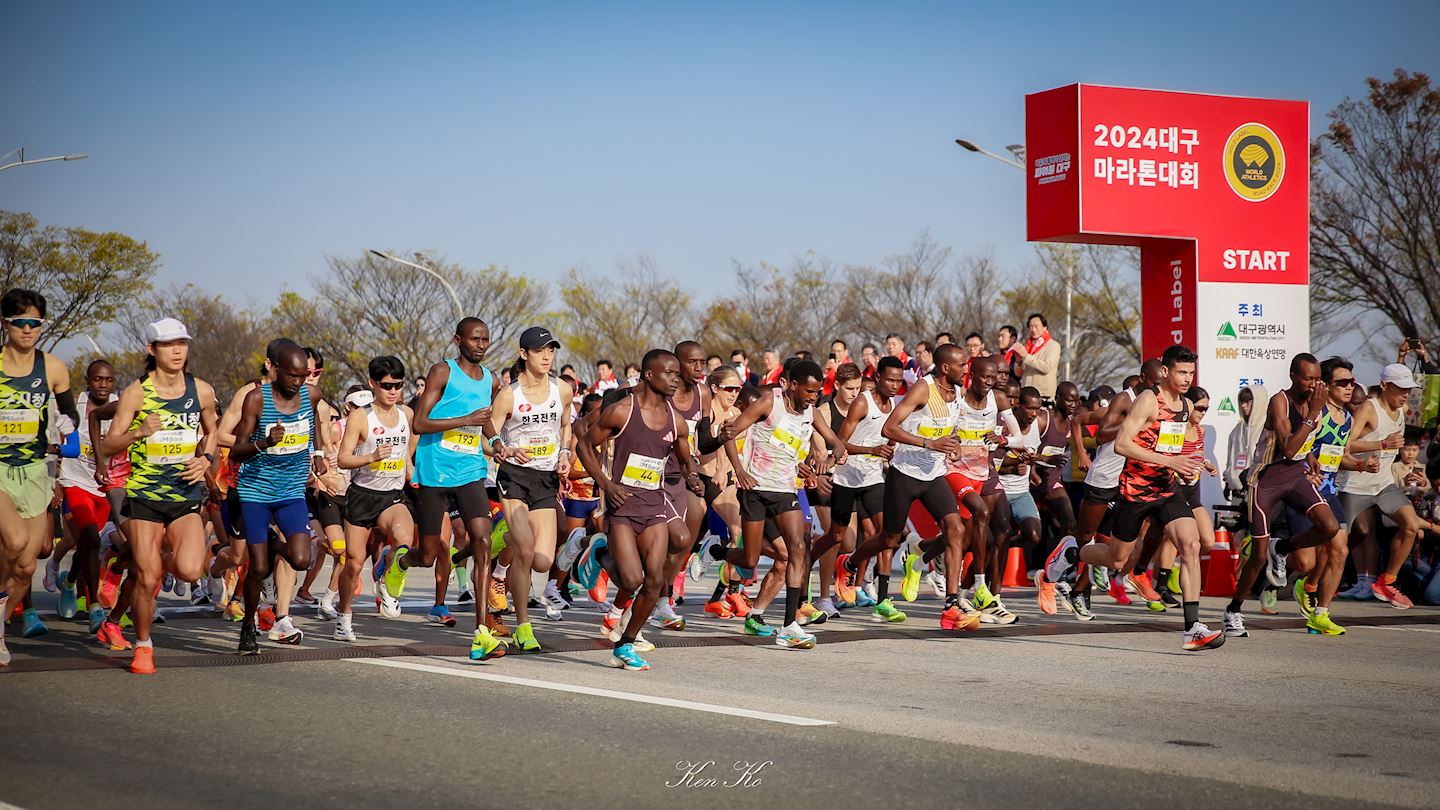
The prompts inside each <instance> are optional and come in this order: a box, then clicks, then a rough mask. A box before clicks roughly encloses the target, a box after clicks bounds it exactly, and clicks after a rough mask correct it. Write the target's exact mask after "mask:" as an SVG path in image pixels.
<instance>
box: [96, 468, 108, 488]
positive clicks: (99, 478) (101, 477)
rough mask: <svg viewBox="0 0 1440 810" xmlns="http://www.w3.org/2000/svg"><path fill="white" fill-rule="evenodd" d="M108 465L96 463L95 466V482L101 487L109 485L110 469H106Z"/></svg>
mask: <svg viewBox="0 0 1440 810" xmlns="http://www.w3.org/2000/svg"><path fill="white" fill-rule="evenodd" d="M108 467H109V465H108V464H107V465H97V466H96V467H95V483H97V484H99V485H100V486H102V487H108V486H110V470H109V469H107V468H108Z"/></svg>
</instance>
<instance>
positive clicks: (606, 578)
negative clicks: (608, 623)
mask: <svg viewBox="0 0 1440 810" xmlns="http://www.w3.org/2000/svg"><path fill="white" fill-rule="evenodd" d="M586 593H587V594H588V595H589V596H590V601H591V602H594V603H595V604H597V605H603V604H609V603H608V602H607V601H606V599H605V597H606V596H608V595H609V594H610V575H609V574H607V573H606V572H605V569H604V568H601V569H600V576H599V577H597V578H596V579H595V587H593V588H591V589H590V590H589V591H587V592H586ZM606 610H609V608H606Z"/></svg>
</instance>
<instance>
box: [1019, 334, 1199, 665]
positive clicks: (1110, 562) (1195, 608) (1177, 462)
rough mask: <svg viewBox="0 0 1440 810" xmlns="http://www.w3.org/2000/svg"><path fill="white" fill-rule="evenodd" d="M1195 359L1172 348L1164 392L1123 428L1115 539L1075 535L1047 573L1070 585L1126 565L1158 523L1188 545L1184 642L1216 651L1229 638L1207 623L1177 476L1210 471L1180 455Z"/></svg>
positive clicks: (1194, 540) (1134, 411)
mask: <svg viewBox="0 0 1440 810" xmlns="http://www.w3.org/2000/svg"><path fill="white" fill-rule="evenodd" d="M1195 360H1196V357H1195V352H1193V351H1191V350H1190V349H1189V348H1186V347H1184V346H1171V347H1170V348H1168V349H1166V350H1165V354H1164V355H1163V356H1162V357H1161V358H1160V364H1161V366H1162V367H1163V372H1162V381H1161V383H1160V390H1159V392H1154V391H1149V390H1146V391H1143V392H1141V393H1140V395H1139V396H1138V397H1137V398H1136V400H1135V403H1134V404H1133V406H1132V407H1131V408H1130V413H1129V415H1128V416H1126V417H1125V422H1124V423H1123V424H1122V425H1121V426H1120V432H1119V434H1118V435H1117V436H1116V438H1115V450H1116V452H1118V453H1119V454H1120V455H1122V456H1124V457H1125V469H1124V470H1123V471H1122V472H1121V473H1120V493H1119V496H1120V497H1119V501H1118V502H1117V503H1116V505H1115V524H1114V531H1113V533H1112V535H1111V537H1110V538H1109V542H1104V543H1097V544H1094V545H1090V546H1086V547H1085V548H1083V549H1077V547H1076V543H1075V540H1074V538H1067V539H1066V540H1065V541H1062V542H1061V543H1060V544H1059V545H1058V546H1056V547H1055V551H1054V552H1052V553H1051V555H1050V558H1049V560H1047V561H1046V569H1047V570H1046V572H1045V576H1046V579H1047V580H1048V581H1050V582H1053V583H1060V582H1065V583H1069V582H1071V581H1072V578H1073V575H1074V570H1075V567H1076V565H1077V564H1078V563H1081V562H1083V563H1085V564H1086V565H1106V566H1111V567H1113V568H1119V567H1120V566H1121V565H1122V564H1123V563H1124V562H1125V560H1126V559H1127V558H1128V557H1129V556H1130V552H1131V549H1132V547H1133V545H1134V543H1135V541H1136V540H1137V539H1138V538H1139V537H1140V536H1141V533H1142V529H1143V525H1144V524H1145V523H1146V522H1147V521H1149V520H1154V521H1156V522H1157V523H1158V525H1160V526H1162V527H1164V529H1165V532H1166V536H1167V538H1168V539H1169V541H1170V542H1173V543H1175V544H1176V545H1177V546H1178V547H1179V549H1180V586H1181V593H1182V599H1183V602H1182V605H1183V607H1184V612H1185V618H1184V625H1183V629H1184V633H1183V636H1182V644H1181V646H1182V648H1183V649H1185V650H1205V649H1214V648H1216V647H1219V646H1220V645H1222V644H1224V643H1225V636H1224V634H1223V633H1221V632H1219V631H1212V630H1210V628H1208V627H1206V626H1205V625H1204V624H1202V623H1201V622H1200V536H1199V529H1198V527H1197V526H1196V525H1195V516H1194V515H1193V514H1191V513H1190V509H1189V506H1188V505H1187V504H1186V503H1184V500H1183V498H1182V497H1181V496H1180V494H1179V493H1178V492H1177V490H1176V481H1175V476H1176V474H1179V475H1180V476H1181V477H1185V478H1189V477H1192V476H1194V475H1196V474H1198V473H1199V472H1200V470H1202V469H1203V468H1204V464H1203V462H1202V460H1201V459H1199V458H1196V457H1194V456H1186V455H1184V454H1182V453H1181V452H1180V451H1181V448H1182V447H1183V445H1184V436H1185V424H1186V422H1187V421H1188V420H1189V401H1188V400H1186V399H1185V397H1184V393H1185V392H1186V391H1187V390H1189V388H1190V383H1191V381H1192V380H1193V379H1194V378H1195Z"/></svg>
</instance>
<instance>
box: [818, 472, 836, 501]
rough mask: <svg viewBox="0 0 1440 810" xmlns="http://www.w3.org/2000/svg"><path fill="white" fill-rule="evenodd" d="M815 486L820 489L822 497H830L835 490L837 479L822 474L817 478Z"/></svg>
mask: <svg viewBox="0 0 1440 810" xmlns="http://www.w3.org/2000/svg"><path fill="white" fill-rule="evenodd" d="M815 488H816V489H817V490H819V491H820V497H822V498H828V497H830V495H831V494H832V493H834V492H835V479H833V478H831V477H830V476H828V475H822V476H820V477H818V478H816V479H815Z"/></svg>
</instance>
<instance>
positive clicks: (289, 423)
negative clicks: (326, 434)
mask: <svg viewBox="0 0 1440 810" xmlns="http://www.w3.org/2000/svg"><path fill="white" fill-rule="evenodd" d="M259 390H260V401H261V403H262V404H261V406H260V419H259V420H258V421H256V423H255V430H254V431H253V432H252V433H251V434H250V437H249V438H250V441H259V440H260V439H263V438H265V437H266V435H268V434H269V433H270V427H271V426H272V425H275V424H279V425H280V426H281V427H283V428H285V435H284V436H283V437H281V439H280V443H279V444H276V445H275V446H274V447H267V448H265V450H264V451H263V452H260V453H256V454H255V455H253V456H251V457H250V458H248V459H246V460H245V461H244V462H243V463H241V465H240V475H239V485H238V486H237V488H236V490H237V491H238V492H239V493H240V500H242V501H249V502H251V503H279V502H281V501H293V500H295V499H297V498H303V497H305V484H306V482H308V481H309V480H310V450H311V449H312V448H314V446H315V437H314V427H315V426H314V424H313V423H312V420H311V418H310V417H311V415H312V412H311V410H310V386H308V385H302V386H300V407H299V408H298V409H296V410H295V412H294V413H282V412H281V411H280V408H279V406H277V405H276V404H275V389H274V388H273V387H271V384H270V383H261V384H260V387H259Z"/></svg>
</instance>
